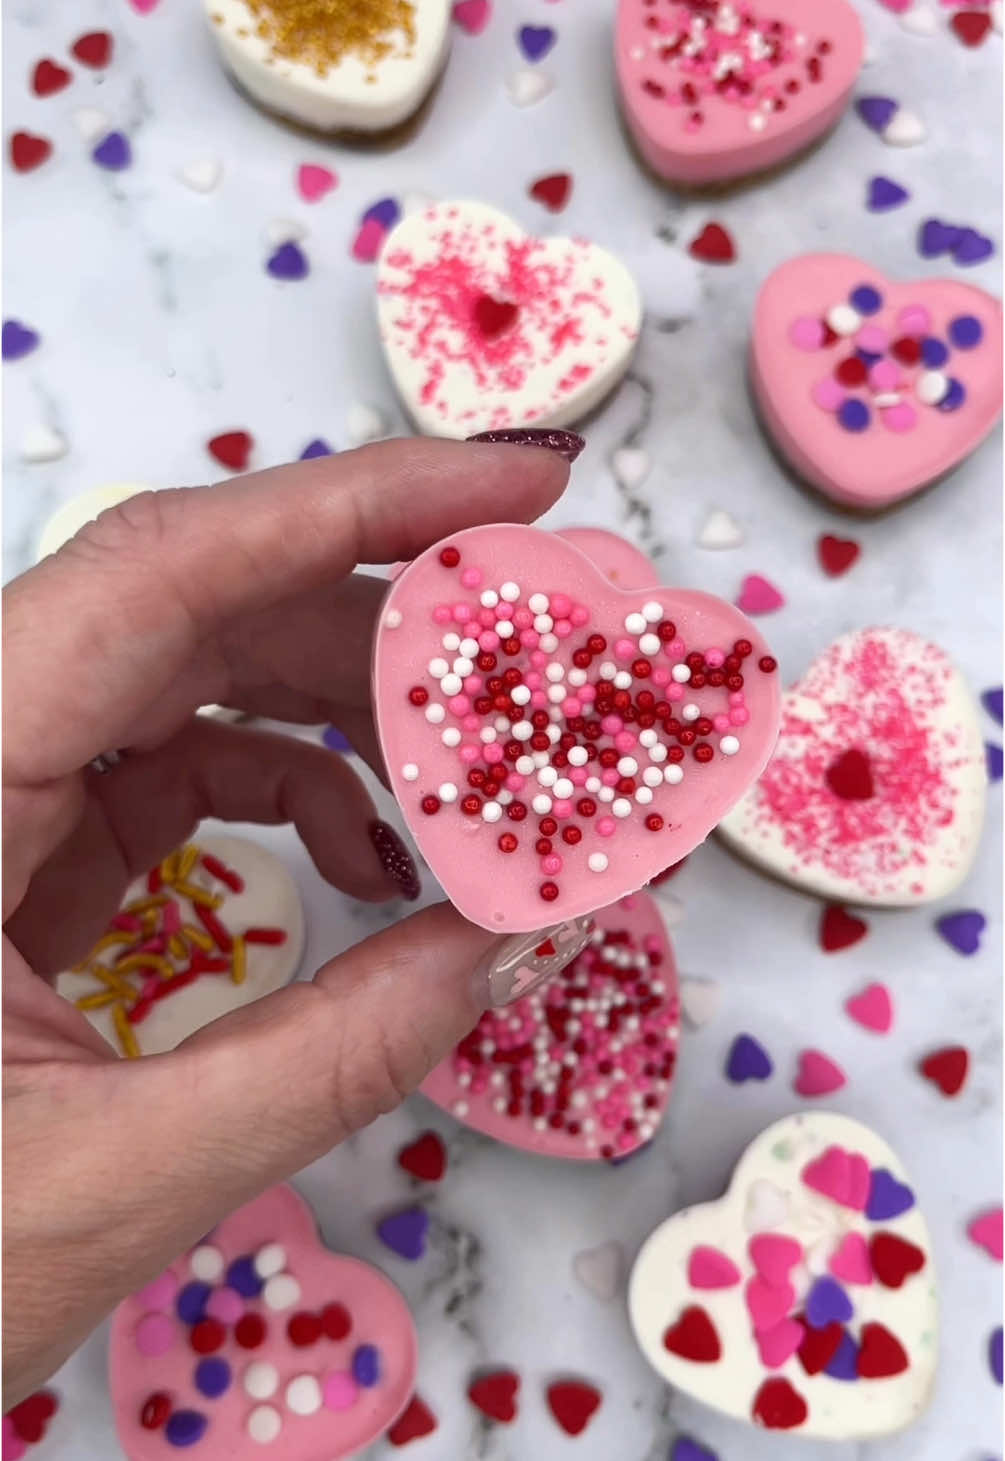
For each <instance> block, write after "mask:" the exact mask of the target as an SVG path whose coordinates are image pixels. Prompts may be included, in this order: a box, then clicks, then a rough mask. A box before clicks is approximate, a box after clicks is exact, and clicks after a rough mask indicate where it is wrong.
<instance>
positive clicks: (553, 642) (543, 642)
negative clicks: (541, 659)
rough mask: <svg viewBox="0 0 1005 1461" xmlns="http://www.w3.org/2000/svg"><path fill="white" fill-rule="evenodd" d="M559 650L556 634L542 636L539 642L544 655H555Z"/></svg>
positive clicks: (539, 647)
mask: <svg viewBox="0 0 1005 1461" xmlns="http://www.w3.org/2000/svg"><path fill="white" fill-rule="evenodd" d="M557 648H558V636H557V635H555V634H542V635H541V638H540V640H539V641H538V649H540V650H541V651H542V652H543V653H544V654H554V653H555V650H556V649H557Z"/></svg>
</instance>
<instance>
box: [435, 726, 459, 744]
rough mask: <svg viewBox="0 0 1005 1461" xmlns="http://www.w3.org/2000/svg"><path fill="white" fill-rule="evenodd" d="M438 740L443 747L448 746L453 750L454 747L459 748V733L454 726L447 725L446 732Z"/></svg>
mask: <svg viewBox="0 0 1005 1461" xmlns="http://www.w3.org/2000/svg"><path fill="white" fill-rule="evenodd" d="M440 740H441V741H442V742H443V744H444V745H445V746H450V747H451V748H453V747H454V746H459V745H460V744H461V733H460V731H459V730H458V729H457V727H456V726H455V725H448V726H447V728H446V730H445V731H444V732H443V734H442V735H441V736H440Z"/></svg>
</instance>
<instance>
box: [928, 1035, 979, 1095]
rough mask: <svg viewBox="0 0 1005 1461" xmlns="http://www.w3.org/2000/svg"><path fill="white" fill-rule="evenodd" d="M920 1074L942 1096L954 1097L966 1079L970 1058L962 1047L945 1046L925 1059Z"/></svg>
mask: <svg viewBox="0 0 1005 1461" xmlns="http://www.w3.org/2000/svg"><path fill="white" fill-rule="evenodd" d="M919 1069H920V1071H921V1074H922V1075H923V1076H924V1077H925V1078H926V1079H927V1080H930V1081H932V1083H933V1084H934V1085H937V1086H938V1088H939V1090H940V1091H941V1092H942V1094H943V1095H944V1096H955V1095H956V1093H957V1091H959V1090H960V1089H961V1088H962V1086H963V1082H964V1081H965V1080H966V1078H967V1071H968V1070H969V1069H970V1056H969V1055H968V1053H967V1051H966V1050H965V1049H964V1048H963V1046H962V1045H947V1046H946V1047H945V1048H944V1049H942V1050H935V1051H933V1052H932V1054H931V1055H928V1056H926V1057H925V1059H924V1060H923V1061H922V1062H921V1065H920V1066H919Z"/></svg>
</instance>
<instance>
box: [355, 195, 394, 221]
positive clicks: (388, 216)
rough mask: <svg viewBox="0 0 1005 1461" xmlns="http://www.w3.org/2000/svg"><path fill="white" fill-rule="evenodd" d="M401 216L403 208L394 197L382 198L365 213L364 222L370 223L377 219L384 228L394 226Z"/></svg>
mask: <svg viewBox="0 0 1005 1461" xmlns="http://www.w3.org/2000/svg"><path fill="white" fill-rule="evenodd" d="M400 217H401V209H400V208H399V207H398V204H397V203H396V202H395V201H394V199H393V198H380V199H379V200H378V201H377V202H376V203H373V204H371V205H370V207H369V208H368V209H367V210H366V212H365V213H364V214H363V218H362V222H363V223H369V222H370V220H371V219H376V221H377V222H378V223H379V224H380V226H381V227H382V228H393V227H394V225H395V224H396V223H397V221H398V219H399V218H400Z"/></svg>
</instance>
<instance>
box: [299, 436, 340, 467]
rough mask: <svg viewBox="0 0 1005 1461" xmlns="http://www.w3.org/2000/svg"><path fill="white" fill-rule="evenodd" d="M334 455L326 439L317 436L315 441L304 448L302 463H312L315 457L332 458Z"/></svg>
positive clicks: (301, 455)
mask: <svg viewBox="0 0 1005 1461" xmlns="http://www.w3.org/2000/svg"><path fill="white" fill-rule="evenodd" d="M334 455H335V453H334V451H333V450H332V448H331V447H330V446H329V445H328V443H327V442H326V441H325V439H324V437H323V436H316V437H315V438H314V440H313V441H309V442H308V443H307V445H306V446H305V447H304V449H303V451H302V452H301V453H300V460H301V461H302V462H312V461H313V460H314V458H315V457H332V456H334Z"/></svg>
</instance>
